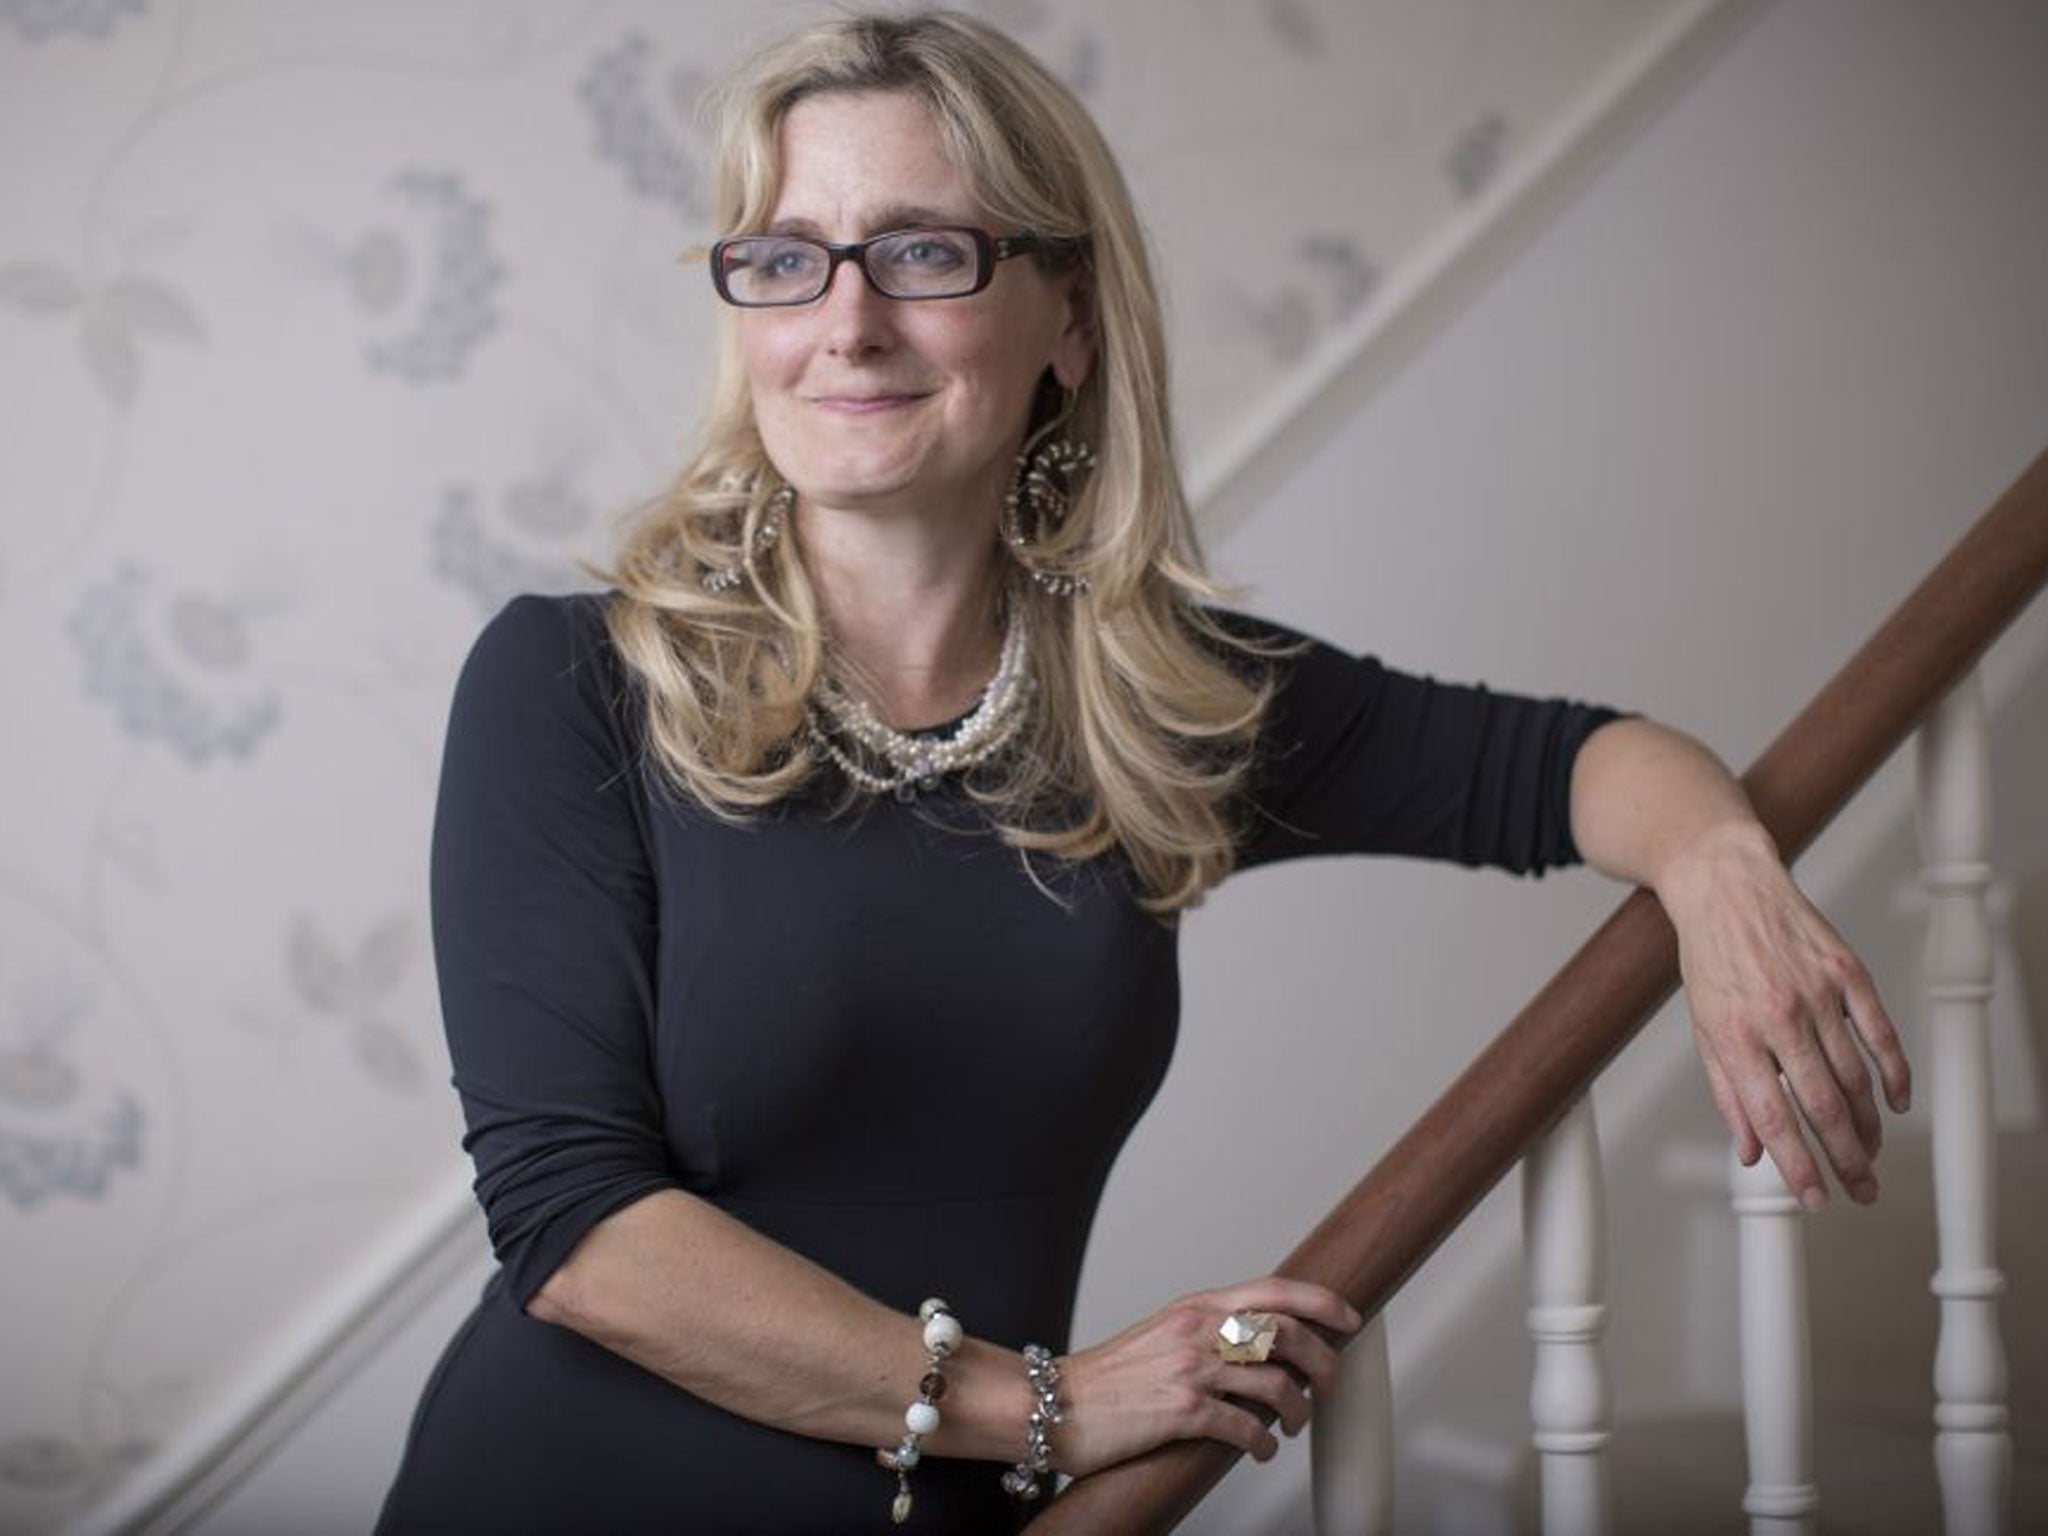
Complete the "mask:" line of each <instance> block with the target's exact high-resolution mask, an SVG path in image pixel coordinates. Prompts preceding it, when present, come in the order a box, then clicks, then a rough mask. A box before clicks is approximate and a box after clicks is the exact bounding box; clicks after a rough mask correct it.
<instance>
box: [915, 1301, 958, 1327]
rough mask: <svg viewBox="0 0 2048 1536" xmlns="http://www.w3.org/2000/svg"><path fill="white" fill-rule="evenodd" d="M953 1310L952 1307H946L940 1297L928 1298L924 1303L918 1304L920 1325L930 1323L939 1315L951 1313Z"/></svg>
mask: <svg viewBox="0 0 2048 1536" xmlns="http://www.w3.org/2000/svg"><path fill="white" fill-rule="evenodd" d="M952 1310H953V1309H952V1308H951V1307H949V1306H947V1305H946V1303H945V1301H944V1299H943V1298H941V1297H938V1296H927V1297H925V1299H924V1300H923V1301H921V1302H919V1303H918V1304H917V1320H918V1321H919V1322H920V1323H928V1322H930V1321H931V1320H932V1319H933V1318H934V1317H936V1316H937V1315H938V1314H939V1313H941V1312H950V1311H952Z"/></svg>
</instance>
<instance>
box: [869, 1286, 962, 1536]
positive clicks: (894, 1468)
mask: <svg viewBox="0 0 2048 1536" xmlns="http://www.w3.org/2000/svg"><path fill="white" fill-rule="evenodd" d="M917 1316H918V1321H920V1322H922V1323H923V1324H924V1375H923V1376H921V1377H919V1378H918V1383H917V1401H916V1402H914V1403H912V1404H911V1405H910V1406H909V1407H908V1408H906V1409H904V1410H903V1443H902V1444H901V1445H898V1446H897V1447H896V1448H895V1449H894V1450H891V1449H889V1447H887V1446H886V1445H885V1446H883V1447H882V1448H881V1449H880V1450H878V1451H876V1452H875V1460H876V1461H877V1462H879V1463H880V1464H881V1465H882V1466H883V1467H884V1468H886V1469H887V1470H888V1471H891V1472H894V1473H895V1474H896V1501H895V1503H893V1504H891V1505H890V1506H889V1518H890V1519H891V1520H893V1521H894V1522H895V1523H896V1524H898V1525H901V1524H902V1523H903V1522H904V1521H906V1520H908V1519H909V1518H910V1474H911V1471H912V1470H913V1469H914V1468H915V1467H916V1466H917V1464H918V1462H919V1461H920V1460H922V1459H923V1456H924V1452H923V1451H922V1450H921V1449H920V1448H919V1443H920V1442H921V1441H922V1440H923V1439H924V1437H925V1436H926V1435H928V1434H930V1433H932V1431H934V1430H935V1429H937V1428H938V1427H939V1399H940V1398H942V1397H944V1396H945V1395H946V1373H945V1370H944V1369H943V1367H944V1365H945V1361H946V1357H947V1356H948V1355H950V1354H952V1353H953V1351H954V1350H956V1349H958V1348H959V1347H960V1339H961V1336H962V1335H961V1329H960V1319H959V1318H957V1317H955V1316H954V1315H953V1309H952V1308H951V1307H949V1306H947V1305H946V1303H945V1302H943V1301H941V1300H940V1299H939V1298H938V1297H936V1296H927V1297H926V1298H925V1299H924V1300H923V1301H922V1302H920V1303H919V1304H918V1308H917Z"/></svg>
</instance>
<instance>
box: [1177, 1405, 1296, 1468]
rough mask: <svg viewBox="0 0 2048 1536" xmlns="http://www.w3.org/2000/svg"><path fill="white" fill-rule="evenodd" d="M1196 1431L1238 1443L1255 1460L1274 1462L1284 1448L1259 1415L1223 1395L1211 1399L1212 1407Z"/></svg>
mask: <svg viewBox="0 0 2048 1536" xmlns="http://www.w3.org/2000/svg"><path fill="white" fill-rule="evenodd" d="M1195 1433H1196V1434H1198V1435H1200V1436H1201V1437H1202V1438H1203V1439H1205V1440H1221V1441H1222V1442H1223V1443H1224V1444H1225V1445H1234V1446H1236V1447H1237V1448H1238V1449H1239V1450H1240V1451H1243V1452H1244V1453H1245V1454H1246V1455H1247V1456H1250V1457H1251V1458H1252V1459H1253V1460H1254V1461H1271V1460H1272V1459H1273V1457H1274V1456H1275V1455H1277V1454H1278V1453H1279V1450H1280V1442H1279V1441H1278V1440H1276V1439H1274V1438H1273V1433H1272V1431H1271V1430H1269V1429H1267V1428H1266V1426H1265V1425H1264V1424H1263V1423H1261V1422H1260V1421H1259V1417H1258V1415H1256V1414H1254V1413H1253V1412H1252V1411H1251V1410H1250V1409H1249V1408H1240V1407H1238V1406H1237V1405H1236V1404H1234V1403H1226V1402H1225V1401H1224V1400H1223V1399H1222V1398H1220V1397H1212V1398H1210V1399H1209V1406H1208V1407H1207V1408H1206V1409H1204V1410H1203V1411H1202V1413H1201V1415H1200V1417H1199V1418H1198V1420H1197V1421H1196V1425H1195Z"/></svg>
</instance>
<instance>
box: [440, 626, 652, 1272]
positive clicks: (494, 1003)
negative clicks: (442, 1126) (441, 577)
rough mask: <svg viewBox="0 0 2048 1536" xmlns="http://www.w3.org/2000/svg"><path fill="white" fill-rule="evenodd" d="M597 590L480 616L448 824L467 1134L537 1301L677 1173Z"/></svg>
mask: <svg viewBox="0 0 2048 1536" xmlns="http://www.w3.org/2000/svg"><path fill="white" fill-rule="evenodd" d="M595 601H596V600H594V599H591V598H571V599H549V598H532V597H523V598H518V599H515V600H514V601H513V602H512V603H511V604H510V605H509V606H508V607H507V608H505V609H504V611H503V612H501V613H500V614H499V615H498V616H497V617H496V618H494V619H493V620H492V621H491V622H490V624H489V625H488V626H486V628H485V629H484V631H483V633H482V634H481V636H480V637H479V638H478V640H477V642H476V645H475V647H474V648H473V649H472V651H471V653H470V656H469V660H468V662H467V663H466V664H465V666H464V668H463V671H462V675H461V678H460V680H459V682H458V683H457V685H456V690H455V699H454V705H453V708H452V711H451V714H450V719H449V726H448V743H447V751H446V753H445V755H444V757H443V760H442V769H441V786H440V798H439V803H438V806H437V809H436V811H435V817H434V838H433V856H432V876H431V880H432V897H433V924H434V953H435V961H436V965H437V967H438V970H439V974H440V985H441V1003H442V1014H443V1019H444V1022H445V1024H446V1028H447V1033H448V1047H449V1052H450V1054H451V1056H452V1058H453V1061H454V1068H455V1079H454V1080H455V1087H456V1090H457V1092H458V1093H459V1094H460V1096H461V1100H462V1109H463V1114H464V1117H465V1120H466V1122H467V1126H468V1133H467V1135H466V1136H465V1137H464V1140H463V1146H464V1149H465V1150H466V1151H467V1152H468V1153H469V1154H470V1156H471V1157H472V1158H473V1159H474V1161H475V1164H476V1192H477V1198H478V1200H479V1201H480V1202H481V1203H482V1205H483V1207H484V1211H485V1214H486V1216H487V1218H488V1221H489V1227H490V1237H491V1244H492V1246H493V1248H494V1249H495V1250H496V1251H497V1254H498V1257H499V1259H500V1260H501V1262H502V1263H503V1264H504V1265H505V1268H506V1272H507V1279H508V1281H509V1283H510V1285H511V1287H512V1292H513V1295H514V1297H515V1298H516V1300H517V1301H518V1302H519V1303H520V1304H521V1305H522V1306H523V1305H524V1304H525V1303H526V1301H527V1300H528V1299H529V1298H530V1297H531V1296H532V1295H533V1293H534V1292H535V1291H536V1290H537V1289H539V1287H540V1285H541V1283H542V1282H543V1281H545V1280H546V1279H547V1277H548V1276H549V1275H550V1274H552V1273H553V1272H554V1270H555V1268H556V1267H557V1266H558V1265H559V1264H560V1263H561V1262H562V1260H563V1259H564V1258H566V1257H567V1256H568V1254H569V1251H570V1250H571V1249H572V1248H573V1247H574V1246H575V1245H576V1242H577V1240H578V1239H579V1238H580V1237H581V1236H582V1235H583V1233H584V1232H585V1231H587V1230H588V1229H589V1228H590V1227H591V1225H592V1224H594V1223H595V1222H597V1221H598V1220H600V1219H601V1218H602V1217H604V1216H606V1215H608V1214H610V1213H611V1212H613V1211H615V1210H617V1209H619V1208H620V1207H621V1206H624V1205H626V1204H628V1203H630V1202H631V1201H633V1200H635V1199H637V1198H639V1197H640V1196H642V1195H644V1194H647V1193H649V1192H650V1191H652V1190H656V1189H660V1188H664V1187H668V1186H672V1185H675V1184H676V1183H677V1182H678V1181H677V1179H676V1177H675V1175H674V1172H673V1168H672V1165H671V1161H670V1158H669V1155H668V1149H667V1146H666V1143H665V1141H664V1139H663V1125H662V1106H661V1100H660V1096H659V1094H658V1092H657V1090H656V1087H655V1082H654V1077H653V1073H652V1069H651V1066H650V1060H649V1056H650V1047H649V1031H650V1028H651V1020H652V1019H653V1016H654V983H653V978H654V975H655V958H654V957H655V942H656V921H657V890H656V882H655V878H654V874H653V871H652V869H651V868H650V863H649V859H648V854H647V836H646V828H645V826H644V825H643V821H642V811H641V808H640V807H641V799H640V796H639V794H638V792H637V777H636V774H637V770H636V768H635V767H634V766H633V762H634V760H633V754H632V753H631V751H630V750H629V746H628V742H629V735H628V732H627V729H626V724H625V720H624V718H623V715H622V711H621V705H620V699H621V697H622V690H621V687H620V684H619V681H618V677H617V667H616V664H615V663H614V662H613V661H611V660H610V656H609V652H608V650H607V649H606V648H605V647H604V646H603V645H602V643H601V636H602V627H601V622H600V616H599V613H598V611H597V608H596V606H595Z"/></svg>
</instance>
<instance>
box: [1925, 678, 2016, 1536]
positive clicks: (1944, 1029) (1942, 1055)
mask: <svg viewBox="0 0 2048 1536" xmlns="http://www.w3.org/2000/svg"><path fill="white" fill-rule="evenodd" d="M1919 766H1920V849H1921V857H1922V859H1923V860H1924V861H1925V868H1924V869H1923V871H1922V874H1921V879H1922V881H1923V882H1924V883H1925V885H1926V887H1927V890H1928V893H1929V896H1930V898H1931V906H1932V911H1931V912H1930V914H1929V925H1928V933H1927V967H1926V971H1927V1016H1928V1042H1927V1046H1928V1049H1927V1055H1928V1063H1927V1065H1928V1071H1929V1074H1930V1076H1931V1077H1932V1079H1933V1099H1932V1105H1931V1108H1932V1118H1933V1122H1934V1203H1935V1211H1936V1221H1937V1224H1938V1226H1939V1229H1940V1267H1939V1268H1937V1269H1936V1270H1935V1272H1934V1282H1933V1290H1934V1294H1935V1295H1936V1296H1937V1297H1939V1298H1940V1301H1941V1334H1940V1342H1939V1343H1938V1344H1937V1345H1936V1346H1935V1352H1934V1393H1935V1407H1934V1423H1935V1435H1934V1464H1935V1470H1936V1472H1937V1474H1938V1475H1939V1477H1940V1480H1941V1504H1942V1514H1943V1524H1944V1527H1945V1528H1946V1530H1947V1531H1948V1532H1949V1536H1989V1533H1994V1532H2000V1531H2003V1530H2004V1529H2005V1522H2006V1513H2005V1511H2006V1497H2007V1487H2008V1484H2009V1482H2010V1479H2011V1476H2012V1440H2011V1437H2010V1436H2009V1434H2008V1433H2007V1428H2006V1408H2005V1345H2004V1341H2003V1340H2002V1338H2001V1337H2000V1334H1999V1328H1998V1293H1999V1292H2000V1291H2002V1290H2004V1289H2005V1277H2004V1275H2002V1274H2001V1273H2000V1272H1999V1269H1998V1257H1997V1252H1996V1249H1995V1247H1994V1244H1993V1232H1994V1216H1995V1211H1996V1180H1997V1167H1998V1165H1997V1142H1996V1140H1995V1137H1994V1127H1993V1123H1992V1113H1991V1053H1990V1042H1989V1015H1990V1008H1991V972H1992V966H1991V953H1992V946H1991V925H1990V922H1989V920H1988V918H1987V916H1986V914H1985V905H1984V892H1985V889H1986V887H1988V886H1989V885H1990V883H1991V866H1990V865H1989V863H1988V862H1986V860H1987V856H1988V853H1989V850H1990V846H1991V767H1990V746H1989V741H1988V738H1987V735H1986V731H1985V725H1984V693H1983V686H1982V683H1981V680H1980V679H1979V678H1978V676H1977V674H1976V673H1974V672H1973V673H1971V674H1970V676H1969V677H1967V678H1965V679H1964V680H1963V682H1962V683H1961V684H1959V685H1958V686H1957V688H1956V689H1955V691H1954V692H1953V693H1951V694H1950V695H1949V696H1948V697H1947V698H1946V699H1944V700H1943V701H1942V702H1941V703H1940V704H1939V705H1937V706H1936V707H1935V709H1934V711H1933V713H1932V714H1930V715H1929V716H1928V719H1927V724H1926V726H1925V728H1924V729H1923V730H1922V731H1921V733H1920V765H1919Z"/></svg>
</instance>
